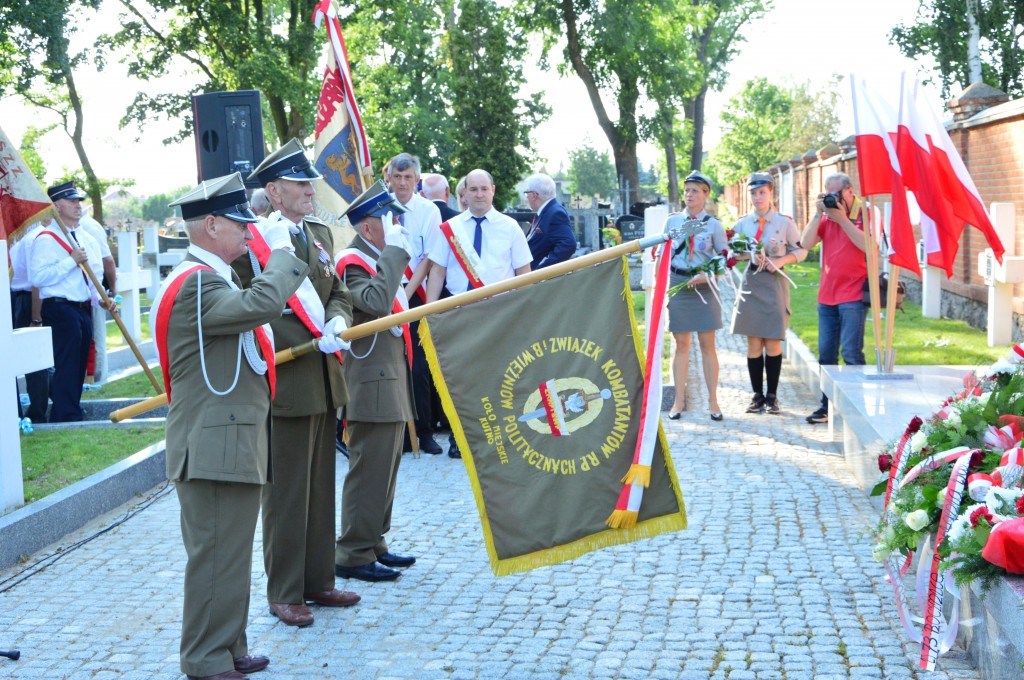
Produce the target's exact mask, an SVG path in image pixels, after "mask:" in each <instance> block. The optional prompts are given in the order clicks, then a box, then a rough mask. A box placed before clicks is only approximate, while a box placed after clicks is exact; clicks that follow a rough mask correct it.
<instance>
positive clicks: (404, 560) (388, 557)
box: [377, 550, 416, 567]
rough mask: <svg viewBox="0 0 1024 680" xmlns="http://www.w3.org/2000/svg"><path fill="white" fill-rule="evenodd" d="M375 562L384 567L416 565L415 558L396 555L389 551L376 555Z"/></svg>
mask: <svg viewBox="0 0 1024 680" xmlns="http://www.w3.org/2000/svg"><path fill="white" fill-rule="evenodd" d="M377 561H378V562H380V563H381V564H383V565H384V566H385V567H411V566H412V565H414V564H416V558H415V557H413V556H412V555H396V554H395V553H393V552H391V551H390V550H389V551H388V552H386V553H383V554H381V555H377Z"/></svg>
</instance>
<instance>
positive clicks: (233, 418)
mask: <svg viewBox="0 0 1024 680" xmlns="http://www.w3.org/2000/svg"><path fill="white" fill-rule="evenodd" d="M228 420H230V421H231V422H235V414H234V413H232V414H231V415H230V416H228Z"/></svg>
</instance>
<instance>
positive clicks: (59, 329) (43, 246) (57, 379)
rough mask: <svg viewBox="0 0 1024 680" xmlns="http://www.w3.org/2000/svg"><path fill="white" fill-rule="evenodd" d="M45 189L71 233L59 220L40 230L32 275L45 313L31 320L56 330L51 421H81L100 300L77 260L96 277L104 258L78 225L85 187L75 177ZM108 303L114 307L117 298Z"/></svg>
mask: <svg viewBox="0 0 1024 680" xmlns="http://www.w3.org/2000/svg"><path fill="white" fill-rule="evenodd" d="M47 193H48V194H49V196H50V199H51V200H52V201H53V204H54V207H56V209H57V215H58V216H59V217H60V220H61V222H62V223H63V224H64V225H65V226H66V227H67V229H68V235H67V236H65V235H64V232H63V231H62V230H61V229H60V228H59V225H53V226H51V227H50V228H44V229H41V230H40V231H39V232H38V233H37V234H36V237H35V239H34V240H33V242H32V258H31V260H30V261H29V280H30V281H31V283H32V285H33V286H34V287H36V288H38V289H39V297H40V298H41V299H42V318H41V319H32V323H33V325H39V324H41V325H43V326H49V327H50V328H52V329H53V366H54V371H53V382H52V383H51V385H50V396H51V398H52V399H53V408H52V410H51V411H50V418H49V420H50V422H51V423H62V422H72V421H80V420H82V408H81V400H82V382H83V380H85V366H86V363H87V362H88V359H89V345H90V344H91V343H92V306H93V303H94V301H96V300H98V299H99V294H98V293H97V292H96V289H95V287H94V286H93V284H92V282H91V281H90V280H89V278H88V277H87V276H86V274H85V272H84V271H82V270H81V269H79V265H85V266H87V267H90V268H91V269H92V272H93V274H95V276H96V278H97V280H98V279H99V278H101V277H102V276H103V264H102V260H103V258H102V255H101V253H100V246H99V244H98V243H96V240H95V239H93V237H92V236H90V235H89V234H88V233H87V232H86V231H85V230H83V229H79V228H78V223H79V220H81V218H82V199H84V198H85V192H84V191H82V190H80V189H78V188H77V187H76V186H75V184H74V182H65V183H63V184H58V185H56V186H52V187H50V188H49V189H47ZM110 305H111V307H113V306H114V303H113V300H111V301H110Z"/></svg>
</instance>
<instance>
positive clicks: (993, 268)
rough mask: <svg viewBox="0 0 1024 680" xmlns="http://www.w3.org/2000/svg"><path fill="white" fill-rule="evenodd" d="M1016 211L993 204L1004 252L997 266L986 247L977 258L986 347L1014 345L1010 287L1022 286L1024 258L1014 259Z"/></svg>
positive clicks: (992, 207)
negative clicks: (984, 298) (985, 301)
mask: <svg viewBox="0 0 1024 680" xmlns="http://www.w3.org/2000/svg"><path fill="white" fill-rule="evenodd" d="M1015 212H1016V211H1015V208H1014V204H1013V203H993V204H992V205H991V208H990V210H989V215H990V217H991V219H992V226H993V227H994V228H995V231H996V234H998V236H999V240H1000V241H1002V243H1003V247H1004V248H1005V249H1006V252H1005V253H1003V262H1002V264H1000V263H999V262H997V261H996V258H995V257H994V256H993V255H992V249H991V248H986V249H985V251H984V252H982V253H980V254H979V256H978V273H979V274H980V275H981V276H983V277H984V278H985V285H987V286H988V346H989V347H1000V346H1003V345H1011V344H1013V313H1012V310H1013V284H1015V283H1024V257H1019V256H1015V255H1014V253H1015V252H1016V251H1015V249H1016V244H1015V243H1014V235H1015V233H1016V225H1015V222H1014V214H1015Z"/></svg>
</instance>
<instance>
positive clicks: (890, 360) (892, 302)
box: [885, 263, 900, 373]
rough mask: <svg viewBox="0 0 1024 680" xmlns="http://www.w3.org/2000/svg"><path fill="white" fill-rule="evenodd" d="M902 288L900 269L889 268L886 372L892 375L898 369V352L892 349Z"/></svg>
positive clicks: (891, 266) (886, 310) (886, 316)
mask: <svg viewBox="0 0 1024 680" xmlns="http://www.w3.org/2000/svg"><path fill="white" fill-rule="evenodd" d="M899 287H900V268H899V267H898V266H897V265H894V264H891V263H890V266H889V287H888V288H887V289H886V300H885V372H886V373H892V372H893V371H894V370H895V367H896V351H895V350H894V349H893V348H892V334H893V329H894V327H895V325H896V293H897V289H898V288H899Z"/></svg>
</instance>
